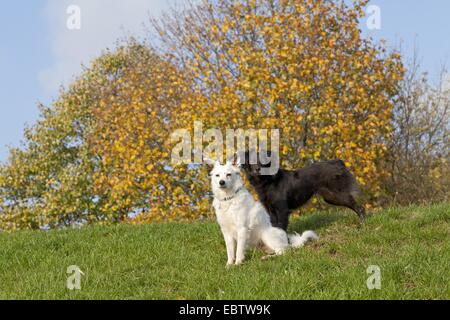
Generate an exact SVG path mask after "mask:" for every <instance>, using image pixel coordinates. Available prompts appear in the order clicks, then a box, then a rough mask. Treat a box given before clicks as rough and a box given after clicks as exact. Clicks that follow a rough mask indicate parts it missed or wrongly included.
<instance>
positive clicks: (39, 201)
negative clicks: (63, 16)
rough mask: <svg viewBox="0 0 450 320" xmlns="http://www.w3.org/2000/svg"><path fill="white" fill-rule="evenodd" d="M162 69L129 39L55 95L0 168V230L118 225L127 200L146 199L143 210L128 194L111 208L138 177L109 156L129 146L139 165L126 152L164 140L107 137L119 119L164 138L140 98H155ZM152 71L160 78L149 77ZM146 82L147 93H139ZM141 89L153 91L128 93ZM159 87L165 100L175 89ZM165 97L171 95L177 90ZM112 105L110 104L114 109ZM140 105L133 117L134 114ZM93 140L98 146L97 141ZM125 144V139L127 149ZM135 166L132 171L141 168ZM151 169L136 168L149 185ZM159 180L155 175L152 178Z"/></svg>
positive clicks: (148, 166) (126, 210) (162, 113)
mask: <svg viewBox="0 0 450 320" xmlns="http://www.w3.org/2000/svg"><path fill="white" fill-rule="evenodd" d="M133 59H136V60H135V61H132V60H133ZM157 66H159V67H157ZM127 68H130V71H128V70H127ZM158 68H159V69H158ZM162 68H163V67H162V62H161V60H158V59H157V58H156V57H155V55H154V54H153V53H152V52H151V49H149V48H146V47H144V46H142V45H138V44H137V43H136V41H134V40H130V41H129V42H128V43H126V44H124V45H120V46H119V47H118V48H117V49H115V50H113V51H106V52H104V54H103V55H102V56H101V57H100V58H98V59H96V60H94V61H93V62H92V64H91V66H90V67H89V68H85V70H84V72H83V73H82V74H81V75H80V76H79V77H78V78H77V79H76V80H75V81H74V82H73V83H72V84H71V85H70V87H69V88H68V89H66V90H62V91H61V94H60V97H59V98H58V99H57V100H56V101H55V102H54V103H53V104H52V105H51V106H50V107H45V106H41V116H40V119H39V120H38V121H37V123H36V124H35V125H34V126H32V127H31V128H28V129H27V130H26V131H25V137H24V141H23V143H22V146H21V147H19V148H14V149H12V150H11V154H10V157H9V161H8V162H7V163H5V164H3V165H2V166H1V167H0V230H17V229H38V228H55V227H63V226H69V225H73V224H80V225H82V224H87V223H111V222H119V221H123V220H125V219H127V218H128V214H129V213H130V211H129V210H130V207H131V206H130V202H129V201H131V200H130V199H132V200H133V205H135V206H136V203H140V202H139V201H147V202H146V206H149V205H148V203H150V201H151V199H150V197H148V196H146V198H145V200H142V197H140V198H139V199H137V196H136V194H135V192H134V191H132V190H131V189H129V190H127V193H126V194H124V193H120V196H121V197H122V198H123V200H121V201H122V202H121V203H127V207H124V206H112V205H111V203H114V199H116V196H117V194H118V193H119V191H118V190H120V189H121V187H122V186H123V185H124V184H127V183H129V181H130V179H131V178H130V177H131V176H133V177H135V180H136V181H138V180H139V179H141V177H140V176H139V175H138V173H137V171H136V170H137V169H136V170H130V171H129V172H128V173H129V175H128V176H127V177H123V175H121V174H119V173H118V172H120V171H119V165H118V163H121V164H123V166H121V167H120V169H121V170H128V167H127V166H126V163H124V161H125V160H127V159H123V160H122V159H120V158H117V157H116V158H115V159H116V160H114V161H112V160H111V161H110V160H108V159H109V158H108V155H109V152H113V151H114V152H118V154H119V155H120V154H121V151H122V149H121V148H122V147H123V146H124V147H127V148H128V147H129V148H130V149H129V151H130V153H129V154H130V156H131V157H136V158H137V159H141V160H142V158H140V157H138V156H137V155H138V154H136V153H133V152H134V151H135V150H137V149H138V148H140V147H142V145H141V143H143V144H144V145H145V146H148V147H155V146H157V144H158V143H159V142H160V141H163V139H156V138H155V139H153V136H152V137H149V136H145V137H144V138H147V139H144V140H141V141H138V140H131V139H132V138H133V137H131V136H123V138H121V137H120V135H119V133H118V132H115V131H114V130H115V129H116V128H117V126H118V125H117V121H119V120H120V121H122V123H121V125H120V126H125V125H126V124H127V123H128V124H130V125H132V126H136V130H141V131H142V130H144V126H145V128H148V129H149V134H152V133H154V135H155V136H157V137H165V131H164V134H163V133H160V132H158V131H157V128H156V125H157V121H156V116H155V114H154V112H157V113H158V115H159V116H160V118H159V119H160V120H161V121H164V120H165V118H164V117H165V111H164V110H163V109H164V107H161V108H159V107H160V106H159V105H155V104H153V106H154V108H153V109H152V110H150V108H147V107H149V105H147V103H148V101H149V100H146V99H152V98H151V97H152V96H153V95H157V91H158V90H159V89H158V88H159V87H161V86H163V82H162V79H161V78H160V77H162V76H164V72H165V71H167V74H170V73H172V74H173V72H175V71H174V69H173V68H172V69H169V67H168V69H167V70H163V69H162ZM154 70H158V72H159V73H158V74H153V71H154ZM133 72H136V73H133ZM144 80H145V81H144ZM148 83H152V85H153V84H154V87H151V88H150V87H146V84H148ZM147 89H149V90H150V89H152V90H153V89H154V91H151V90H150V91H148V92H146V95H145V96H144V95H142V96H136V95H135V93H136V90H140V92H141V93H142V92H144V90H147ZM166 89H167V91H164V94H166V93H167V94H168V92H169V91H171V90H172V89H174V90H175V85H174V86H173V87H172V88H169V87H167V88H164V90H166ZM125 92H126V94H125ZM171 94H172V95H173V96H176V95H178V94H180V91H174V92H173V93H171ZM114 101H117V102H116V103H115V104H114ZM119 101H120V103H118V102H119ZM160 102H161V101H160ZM162 106H164V105H163V104H162ZM116 107H117V109H116ZM127 107H130V108H131V109H129V110H128V111H129V112H131V113H127V114H126V115H125V116H121V113H120V112H122V111H123V110H124V109H126V108H127ZM140 107H142V109H141V110H140V111H139V113H136V114H135V115H134V116H133V112H134V111H135V110H137V109H139V108H140ZM133 108H134V109H133ZM106 114H107V116H106ZM152 119H153V120H152ZM126 121H128V122H126ZM141 124H142V125H143V126H141ZM160 126H162V123H160ZM140 133H142V132H140ZM97 135H98V136H97ZM134 138H137V137H136V136H135V137H134ZM99 139H101V141H102V143H104V145H102V146H99V145H98V144H97V143H96V142H98V141H100V140H99ZM124 141H128V142H129V143H128V145H125V142H124ZM132 143H133V145H132ZM111 148H112V149H111ZM158 150H159V151H158ZM152 151H153V152H154V157H158V156H159V155H160V154H159V153H158V152H165V151H164V148H163V146H162V145H158V147H155V148H153V149H152ZM146 155H147V153H144V154H143V155H142V156H146ZM152 159H154V158H152ZM134 164H135V165H136V166H138V165H140V164H141V162H139V163H137V162H135V163H134ZM152 165H154V166H155V168H156V167H158V164H157V163H156V161H155V162H154V163H146V164H145V167H143V168H141V170H146V171H147V176H146V177H147V178H148V179H150V177H154V175H155V171H153V175H152V170H151V166H152ZM158 173H159V172H158ZM105 176H108V177H109V178H110V180H108V181H109V182H108V184H104V178H105ZM162 176H163V175H162V173H161V176H159V178H158V179H162ZM116 179H117V180H116ZM116 181H117V183H115V182H116ZM146 183H147V184H146V185H149V184H148V182H146ZM173 185H175V184H173ZM149 191H150V190H147V192H149ZM133 192H134V193H133ZM141 205H142V204H141Z"/></svg>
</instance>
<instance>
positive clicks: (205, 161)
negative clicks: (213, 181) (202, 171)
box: [203, 157, 219, 175]
mask: <svg viewBox="0 0 450 320" xmlns="http://www.w3.org/2000/svg"><path fill="white" fill-rule="evenodd" d="M218 162H219V161H218V160H213V159H211V158H207V157H204V158H203V164H204V165H205V166H206V169H207V170H208V174H209V175H211V171H212V170H213V169H214V167H215V166H216V165H217V163H218Z"/></svg>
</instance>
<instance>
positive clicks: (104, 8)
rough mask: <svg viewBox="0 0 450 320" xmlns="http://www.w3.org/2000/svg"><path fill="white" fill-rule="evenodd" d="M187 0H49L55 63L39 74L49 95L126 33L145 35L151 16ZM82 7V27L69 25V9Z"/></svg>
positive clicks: (49, 24) (48, 13)
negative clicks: (73, 6) (82, 65)
mask: <svg viewBox="0 0 450 320" xmlns="http://www.w3.org/2000/svg"><path fill="white" fill-rule="evenodd" d="M182 1H183V0H169V1H168V0H47V2H46V5H45V9H44V17H45V19H46V21H47V23H48V29H49V36H50V44H51V52H52V56H53V63H52V65H50V66H49V67H48V68H47V69H45V70H42V71H41V73H40V74H39V80H40V83H41V85H42V88H43V90H44V92H45V95H50V96H51V95H55V94H56V93H57V90H58V88H59V86H60V85H61V84H65V85H66V84H67V83H68V82H69V81H70V80H71V79H72V78H73V76H74V75H76V74H77V73H79V72H80V70H81V64H82V63H84V64H87V63H89V61H91V60H92V59H93V58H95V57H97V56H98V55H99V54H100V53H101V51H102V50H104V49H105V48H108V47H112V46H113V45H114V44H115V42H116V40H117V39H119V38H123V37H124V36H126V35H129V34H131V35H143V34H144V33H145V32H144V30H145V28H144V23H147V22H148V18H149V16H157V15H158V14H160V13H161V11H162V10H164V9H168V8H169V7H170V6H172V5H175V4H178V3H182ZM70 5H77V6H79V8H80V9H81V29H80V30H69V29H68V28H67V19H68V18H69V14H67V13H66V12H67V8H68V7H69V6H70Z"/></svg>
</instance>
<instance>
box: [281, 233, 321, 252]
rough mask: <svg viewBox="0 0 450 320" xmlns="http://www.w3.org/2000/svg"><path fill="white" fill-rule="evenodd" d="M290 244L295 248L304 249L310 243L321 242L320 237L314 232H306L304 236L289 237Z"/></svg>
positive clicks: (296, 234) (291, 235)
mask: <svg viewBox="0 0 450 320" xmlns="http://www.w3.org/2000/svg"><path fill="white" fill-rule="evenodd" d="M288 239H289V243H290V245H291V247H293V248H300V247H303V246H304V245H305V244H306V243H307V242H308V241H315V240H319V236H318V235H317V234H316V233H315V232H314V231H305V232H303V234H302V235H299V234H298V233H293V234H289V235H288Z"/></svg>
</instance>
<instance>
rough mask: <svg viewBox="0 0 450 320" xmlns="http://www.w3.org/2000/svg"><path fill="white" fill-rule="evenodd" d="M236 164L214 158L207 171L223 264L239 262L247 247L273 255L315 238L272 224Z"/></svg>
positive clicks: (243, 257) (308, 232)
mask: <svg viewBox="0 0 450 320" xmlns="http://www.w3.org/2000/svg"><path fill="white" fill-rule="evenodd" d="M240 173H241V171H240V168H239V165H233V164H232V163H231V162H227V163H226V164H225V165H221V164H220V163H219V162H216V163H215V165H214V168H213V170H212V171H211V183H212V191H213V193H214V202H213V206H214V209H215V211H216V216H217V221H218V222H219V225H220V228H221V230H222V233H223V236H224V238H225V243H226V247H227V255H228V262H227V267H229V266H231V265H233V264H236V265H239V264H241V263H242V262H243V261H244V259H245V251H246V249H247V248H249V247H258V246H261V245H263V246H265V248H266V249H268V251H269V252H270V253H271V254H272V255H273V254H276V255H280V254H282V253H283V252H284V251H286V249H288V248H289V247H294V248H297V247H302V246H303V245H304V244H305V243H306V242H308V241H309V240H317V239H318V237H317V235H316V234H315V233H314V232H313V231H306V232H304V233H303V235H301V236H300V235H299V234H290V235H288V234H287V233H286V232H285V231H284V230H282V229H279V228H274V227H272V225H271V224H270V218H269V214H268V213H267V211H266V209H265V208H264V206H263V205H262V204H261V203H260V202H256V201H255V200H254V199H253V196H252V195H251V194H250V193H249V192H248V190H247V189H246V188H245V187H244V184H243V181H242V178H241V174H240Z"/></svg>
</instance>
